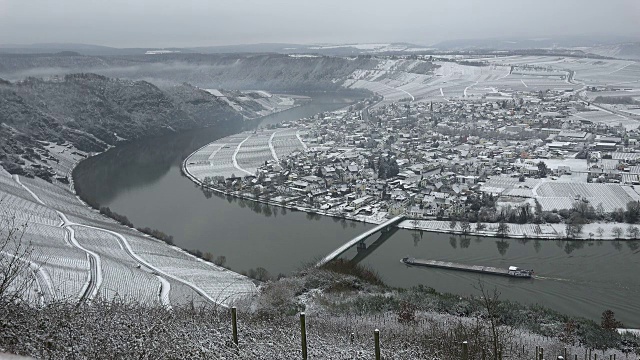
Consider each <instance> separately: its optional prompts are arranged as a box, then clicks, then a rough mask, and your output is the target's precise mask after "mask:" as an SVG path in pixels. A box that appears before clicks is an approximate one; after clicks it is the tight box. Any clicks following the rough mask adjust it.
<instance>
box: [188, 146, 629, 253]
mask: <svg viewBox="0 0 640 360" xmlns="http://www.w3.org/2000/svg"><path fill="white" fill-rule="evenodd" d="M217 142H220V143H226V141H225V139H220V140H218V141H217ZM211 145H212V144H207V145H204V146H202V147H200V148H199V149H198V150H196V151H194V152H193V153H191V154H190V155H189V156H187V157H186V158H185V159H184V160H183V161H182V166H181V171H182V174H184V175H185V176H186V177H187V178H189V179H190V180H191V181H192V182H194V183H195V184H196V185H198V186H200V187H201V188H203V189H206V190H208V191H213V192H216V193H218V194H221V195H226V196H233V197H236V198H238V199H243V200H249V201H255V202H258V203H261V204H266V205H270V206H276V207H281V208H286V209H288V210H293V211H303V212H306V213H311V214H317V215H321V216H329V217H333V218H341V219H346V220H350V221H357V222H363V223H367V224H374V225H379V224H381V223H383V222H385V221H386V220H388V215H387V213H386V212H380V213H376V214H374V215H371V216H366V215H355V216H350V215H345V214H343V213H336V212H331V211H323V210H320V209H315V208H310V207H303V206H298V205H288V204H287V203H286V202H284V201H276V200H273V199H270V198H266V197H256V196H255V195H253V194H251V193H249V192H243V191H230V190H226V189H220V188H217V187H215V186H211V185H207V184H205V183H204V182H203V181H201V180H200V179H198V177H196V176H195V175H194V174H192V173H191V171H190V170H189V167H188V166H187V165H188V164H190V163H191V162H192V158H193V157H194V156H196V154H197V153H198V152H199V151H200V150H202V149H204V148H206V147H208V146H211ZM481 224H482V226H481V229H480V230H477V223H472V224H469V225H470V227H469V229H466V230H463V229H462V223H461V222H458V221H456V222H455V224H454V227H453V228H452V227H451V225H452V222H451V221H441V220H421V219H413V220H404V221H403V222H401V223H400V224H398V225H397V226H398V227H399V228H401V229H405V230H416V231H425V232H436V233H445V234H452V235H469V236H486V237H496V238H511V239H531V240H603V241H621V240H638V239H637V238H634V237H633V235H632V233H633V232H630V231H629V230H628V229H629V226H630V225H629V224H626V223H591V224H584V225H583V228H582V232H581V233H580V234H579V235H577V236H575V237H571V238H568V237H567V236H566V233H567V231H566V224H562V223H560V224H517V223H506V225H507V226H508V231H506V232H505V231H498V226H499V224H498V223H481ZM631 226H633V225H631ZM616 228H618V229H619V230H618V231H620V233H619V234H617V233H616Z"/></svg>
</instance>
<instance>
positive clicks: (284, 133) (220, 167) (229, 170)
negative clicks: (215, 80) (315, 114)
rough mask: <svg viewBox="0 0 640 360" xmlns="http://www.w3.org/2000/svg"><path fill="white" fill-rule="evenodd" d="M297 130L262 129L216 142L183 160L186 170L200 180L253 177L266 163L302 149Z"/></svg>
mask: <svg viewBox="0 0 640 360" xmlns="http://www.w3.org/2000/svg"><path fill="white" fill-rule="evenodd" d="M297 131H298V129H275V130H266V129H261V130H258V132H256V133H253V132H244V133H240V134H237V135H233V136H229V137H226V138H223V139H219V140H217V141H215V142H213V143H210V144H208V145H206V146H204V147H202V148H200V149H199V150H197V151H196V152H194V153H193V154H191V155H190V156H189V157H188V158H187V159H186V160H185V167H186V169H187V171H188V172H189V173H190V174H191V175H192V176H194V177H195V178H196V179H198V180H199V181H203V180H204V178H205V177H207V176H210V177H215V176H224V177H225V178H228V177H231V175H236V176H244V175H246V174H252V175H253V174H255V172H256V170H257V168H258V167H260V166H262V165H264V163H265V161H271V160H278V159H282V158H284V157H285V156H287V155H288V154H290V153H292V152H294V151H297V150H302V149H303V148H304V145H303V144H302V143H301V142H300V140H299V138H298V136H296V134H297ZM274 154H275V156H274Z"/></svg>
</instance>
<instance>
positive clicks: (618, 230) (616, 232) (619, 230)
mask: <svg viewBox="0 0 640 360" xmlns="http://www.w3.org/2000/svg"><path fill="white" fill-rule="evenodd" d="M611 234H613V236H614V237H615V238H616V239H620V238H621V237H622V228H621V227H619V226H615V227H614V228H613V229H611Z"/></svg>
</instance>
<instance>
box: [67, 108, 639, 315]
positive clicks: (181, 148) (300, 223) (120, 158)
mask: <svg viewBox="0 0 640 360" xmlns="http://www.w3.org/2000/svg"><path fill="white" fill-rule="evenodd" d="M351 100H353V98H349V97H348V96H345V95H324V96H314V100H313V101H312V102H310V103H307V104H305V105H302V106H300V107H298V108H295V109H291V110H288V111H285V112H282V113H279V114H275V115H271V116H269V117H267V118H265V119H263V120H262V121H263V124H265V123H276V122H280V121H285V120H288V119H297V118H300V117H305V116H310V115H313V114H315V113H318V112H321V111H331V110H335V109H337V108H340V107H343V106H345V105H346V104H347V102H348V101H351ZM254 125H255V124H254V123H248V124H245V127H246V126H254ZM240 130H242V129H241V126H226V127H224V128H222V129H221V128H208V129H204V130H196V131H190V132H184V133H180V134H175V135H170V136H165V137H163V138H156V139H151V140H143V141H137V142H134V143H129V144H123V145H120V146H118V147H116V148H114V149H111V150H109V151H107V152H105V153H103V154H100V155H98V156H95V157H93V158H90V159H88V160H86V161H84V162H82V163H81V164H80V165H79V166H78V168H77V169H76V172H75V178H76V182H77V184H78V186H80V187H82V189H83V191H84V192H85V194H88V196H91V197H93V198H94V199H95V200H96V201H97V202H98V203H100V204H101V205H102V206H109V207H110V208H111V209H112V210H113V211H116V212H117V213H120V214H124V215H126V216H127V217H128V218H129V219H130V220H131V221H132V222H133V223H134V224H135V225H136V226H148V227H151V228H155V229H159V230H161V231H163V232H165V233H167V234H170V235H173V236H174V237H175V239H176V240H175V242H176V244H177V245H179V246H180V247H183V248H187V249H198V250H201V251H203V252H210V253H212V254H213V255H214V256H219V255H224V256H225V257H226V259H227V263H226V265H227V266H229V267H230V268H231V269H233V270H236V271H246V270H248V269H251V268H257V267H263V268H265V269H266V270H267V271H269V273H270V274H271V275H273V276H276V275H278V274H287V273H290V272H292V271H295V270H296V269H299V268H301V267H303V266H305V265H306V264H309V263H311V262H313V261H314V260H317V259H318V258H320V257H321V256H323V255H326V254H327V253H329V252H331V251H332V250H334V249H335V248H337V247H338V246H340V245H341V244H342V243H344V242H345V241H347V240H348V239H350V238H352V237H354V236H356V235H357V234H359V233H361V232H364V231H365V230H366V229H369V228H371V227H372V225H368V224H363V223H358V222H352V221H345V220H340V219H335V218H330V217H323V216H314V215H311V214H307V213H304V212H297V211H289V210H285V209H282V208H276V207H270V208H266V207H264V206H254V205H253V204H252V203H247V202H246V201H239V200H237V199H233V198H229V197H222V196H218V195H213V196H211V195H209V196H205V194H203V192H202V191H201V190H200V189H199V188H198V187H196V186H195V185H194V184H193V183H192V182H191V181H189V180H188V179H187V178H186V177H184V176H183V175H182V174H181V172H180V164H181V162H182V160H183V159H184V158H185V157H186V156H187V155H189V154H190V153H191V152H192V151H194V150H195V149H197V148H199V147H201V146H203V145H205V144H207V143H209V142H211V141H213V140H216V139H218V138H221V137H224V136H227V135H230V134H232V133H234V132H237V131H240ZM387 235H388V236H383V237H382V238H380V239H379V236H380V235H379V234H376V235H374V236H372V237H371V238H370V239H369V240H368V241H367V242H368V244H369V245H371V244H372V243H373V242H374V241H376V244H375V246H370V248H369V249H370V251H367V252H363V253H360V254H358V253H357V251H356V250H355V249H353V250H350V251H349V252H348V253H347V254H345V255H344V256H345V257H349V258H356V259H357V260H358V261H360V263H361V264H363V265H366V266H369V267H371V268H372V269H374V270H376V271H377V272H378V273H379V274H380V275H381V277H382V278H383V280H384V281H385V282H386V283H387V284H389V285H392V286H399V287H409V286H413V285H418V284H423V285H425V286H430V287H432V288H434V289H436V290H437V291H440V292H450V293H454V294H460V295H478V294H479V291H478V290H477V289H476V287H477V286H478V282H479V281H483V282H485V283H486V284H488V285H489V286H490V287H494V286H495V287H497V288H498V290H499V291H500V292H501V298H503V299H509V300H514V301H519V302H524V303H537V304H540V305H544V306H547V307H550V308H552V309H555V310H558V311H561V312H563V313H567V314H571V315H578V316H584V317H587V318H591V319H593V320H596V321H599V318H600V314H601V313H602V312H603V311H604V310H606V309H611V310H613V311H615V313H616V317H617V318H618V319H619V320H621V321H622V322H623V323H625V325H626V326H629V327H640V276H638V275H639V273H638V268H639V260H638V259H639V258H640V243H639V242H608V241H597V240H594V241H573V242H571V241H535V240H528V241H523V240H519V239H518V240H516V239H508V240H498V239H495V238H485V237H467V238H463V237H460V236H450V235H446V234H437V233H428V232H423V233H420V232H416V231H409V230H399V231H395V232H393V233H392V234H391V233H390V234H387ZM404 256H412V257H416V258H425V259H436V260H446V261H455V262H461V263H465V264H475V265H489V266H496V267H507V266H509V265H517V266H520V267H524V268H533V269H534V270H535V271H536V275H537V276H536V279H533V280H523V279H510V278H502V277H495V276H489V275H480V274H473V273H462V272H456V271H448V270H439V269H425V268H411V267H407V266H405V265H403V264H401V263H400V259H401V258H402V257H404Z"/></svg>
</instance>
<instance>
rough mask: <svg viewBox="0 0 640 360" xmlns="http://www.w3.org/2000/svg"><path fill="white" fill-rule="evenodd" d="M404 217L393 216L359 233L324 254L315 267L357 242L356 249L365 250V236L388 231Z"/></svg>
mask: <svg viewBox="0 0 640 360" xmlns="http://www.w3.org/2000/svg"><path fill="white" fill-rule="evenodd" d="M404 218H405V216H404V215H399V216H396V217H394V218H392V219H389V220H387V221H386V222H384V223H382V224H380V225H378V226H376V227H375V228H373V229H370V230H368V231H366V232H364V233H362V234H360V235H359V236H357V237H355V238H353V239H351V240H349V241H347V242H346V243H345V244H344V245H342V246H340V247H339V248H337V249H336V250H334V251H333V252H331V253H330V254H329V255H327V256H325V257H324V258H323V259H322V260H320V261H319V262H318V263H317V264H316V267H320V266H322V265H324V264H326V263H328V262H329V261H331V260H333V259H335V258H337V257H338V256H340V255H341V254H342V253H344V252H345V251H347V250H349V248H351V247H352V246H354V245H356V244H357V249H358V251H363V250H366V249H367V244H366V243H365V242H364V240H365V239H366V238H367V237H369V236H370V235H372V234H375V233H376V232H379V231H388V230H389V229H390V228H391V227H392V226H395V225H397V224H399V223H400V222H402V220H404Z"/></svg>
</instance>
